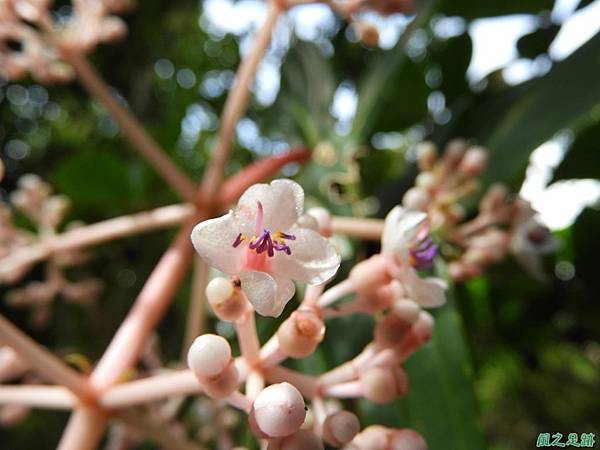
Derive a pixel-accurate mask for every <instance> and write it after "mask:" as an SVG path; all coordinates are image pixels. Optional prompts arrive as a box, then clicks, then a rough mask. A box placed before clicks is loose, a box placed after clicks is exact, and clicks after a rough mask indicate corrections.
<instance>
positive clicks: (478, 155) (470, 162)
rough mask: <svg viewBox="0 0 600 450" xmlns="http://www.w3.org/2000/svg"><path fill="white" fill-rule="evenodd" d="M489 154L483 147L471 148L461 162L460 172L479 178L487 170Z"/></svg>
mask: <svg viewBox="0 0 600 450" xmlns="http://www.w3.org/2000/svg"><path fill="white" fill-rule="evenodd" d="M486 164H487V152H486V151H485V149H484V148H483V147H471V148H470V149H469V150H467V153H465V156H464V158H463V159H462V161H461V162H460V170H462V171H463V172H466V173H468V174H469V175H471V176H477V175H479V174H480V173H481V172H483V171H484V170H485V166H486Z"/></svg>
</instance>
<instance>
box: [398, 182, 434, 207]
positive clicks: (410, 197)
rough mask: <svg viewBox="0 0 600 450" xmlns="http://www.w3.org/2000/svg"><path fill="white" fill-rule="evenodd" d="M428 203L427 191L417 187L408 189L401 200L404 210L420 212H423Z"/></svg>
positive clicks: (429, 198)
mask: <svg viewBox="0 0 600 450" xmlns="http://www.w3.org/2000/svg"><path fill="white" fill-rule="evenodd" d="M430 201H431V196H430V195H429V194H428V193H427V191H426V190H424V189H421V188H417V187H414V188H410V189H409V190H408V191H406V193H405V194H404V197H403V198H402V204H403V205H404V206H405V207H406V208H409V209H418V210H420V211H425V210H426V209H427V206H428V205H429V202H430Z"/></svg>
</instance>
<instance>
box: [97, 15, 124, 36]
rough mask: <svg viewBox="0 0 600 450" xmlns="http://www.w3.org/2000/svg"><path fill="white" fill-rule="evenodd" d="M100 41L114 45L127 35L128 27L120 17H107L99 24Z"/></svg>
mask: <svg viewBox="0 0 600 450" xmlns="http://www.w3.org/2000/svg"><path fill="white" fill-rule="evenodd" d="M99 32H100V36H99V40H100V41H101V42H106V43H113V42H117V41H119V40H121V39H122V38H123V37H125V35H126V34H127V26H126V25H125V22H123V20H121V19H120V18H119V17H115V16H112V17H105V18H104V19H102V22H101V23H100V24H99Z"/></svg>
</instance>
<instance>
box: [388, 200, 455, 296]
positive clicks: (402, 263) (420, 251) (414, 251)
mask: <svg viewBox="0 0 600 450" xmlns="http://www.w3.org/2000/svg"><path fill="white" fill-rule="evenodd" d="M437 250H438V248H437V245H436V244H435V243H433V241H432V240H431V238H430V237H429V223H428V221H427V214H426V213H424V212H421V211H414V210H409V209H406V208H402V207H400V206H396V207H395V208H394V209H392V210H391V211H390V212H389V213H388V215H387V217H386V218H385V227H384V229H383V236H382V238H381V253H382V254H383V255H384V256H387V257H388V258H389V260H390V261H391V263H392V264H391V266H392V268H393V272H394V276H395V277H396V278H397V279H398V280H399V281H400V282H401V283H402V285H403V286H404V288H405V289H406V290H407V293H408V295H409V297H410V298H412V299H413V300H414V301H415V302H417V303H418V304H419V305H421V306H425V307H436V306H441V305H443V304H444V303H445V302H446V296H445V293H444V292H445V290H446V282H445V281H444V280H442V279H441V278H434V277H430V278H421V277H419V274H418V273H417V271H416V270H415V269H425V268H427V267H430V266H431V264H432V263H433V259H434V258H435V256H436V255H437Z"/></svg>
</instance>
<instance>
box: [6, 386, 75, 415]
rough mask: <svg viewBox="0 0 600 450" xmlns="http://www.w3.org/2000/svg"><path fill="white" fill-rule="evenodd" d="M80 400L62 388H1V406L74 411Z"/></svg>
mask: <svg viewBox="0 0 600 450" xmlns="http://www.w3.org/2000/svg"><path fill="white" fill-rule="evenodd" d="M77 402H78V399H77V397H75V396H74V395H73V394H72V393H71V391H69V390H68V389H66V388H64V387H62V386H43V385H40V386H35V385H33V386H31V385H29V386H28V385H24V386H18V385H16V386H0V404H2V405H9V404H10V405H26V406H31V407H35V408H47V409H73V408H74V407H75V405H76V404H77Z"/></svg>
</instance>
